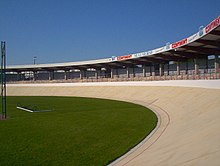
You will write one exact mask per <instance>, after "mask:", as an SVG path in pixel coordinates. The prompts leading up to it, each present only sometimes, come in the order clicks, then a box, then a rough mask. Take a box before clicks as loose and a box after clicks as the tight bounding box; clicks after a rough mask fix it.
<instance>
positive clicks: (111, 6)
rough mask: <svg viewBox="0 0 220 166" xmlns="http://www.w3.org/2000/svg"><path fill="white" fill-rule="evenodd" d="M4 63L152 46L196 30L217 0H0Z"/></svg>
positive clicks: (216, 8)
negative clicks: (4, 47)
mask: <svg viewBox="0 0 220 166" xmlns="http://www.w3.org/2000/svg"><path fill="white" fill-rule="evenodd" d="M0 11H1V14H0V40H1V41H2V40H3V41H6V42H7V64H8V65H15V64H33V57H34V56H37V63H38V64H40V63H57V62H71V61H80V60H91V59H100V58H108V57H111V56H120V55H126V54H129V53H137V52H141V51H147V50H151V49H154V48H157V47H160V46H163V45H165V44H166V43H167V42H170V43H172V42H175V41H178V40H180V39H183V38H185V37H188V36H190V35H192V34H193V33H195V32H197V31H198V28H199V26H201V25H204V26H205V25H207V24H208V23H209V22H211V21H212V20H213V19H215V18H216V17H217V16H218V15H220V0H209V1H207V0H180V1H177V0H166V1H165V0H157V1H156V0H0Z"/></svg>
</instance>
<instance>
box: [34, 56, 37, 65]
mask: <svg viewBox="0 0 220 166" xmlns="http://www.w3.org/2000/svg"><path fill="white" fill-rule="evenodd" d="M36 61H37V57H36V56H34V65H36Z"/></svg>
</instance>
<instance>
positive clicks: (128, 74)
mask: <svg viewBox="0 0 220 166" xmlns="http://www.w3.org/2000/svg"><path fill="white" fill-rule="evenodd" d="M127 78H130V68H129V67H127Z"/></svg>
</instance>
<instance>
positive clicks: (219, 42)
mask: <svg viewBox="0 0 220 166" xmlns="http://www.w3.org/2000/svg"><path fill="white" fill-rule="evenodd" d="M219 25H220V16H218V17H217V18H216V19H215V20H213V21H212V22H210V23H209V24H208V25H207V26H205V27H200V28H199V31H198V32H197V33H195V34H193V35H191V36H190V37H188V38H185V39H182V40H180V41H177V42H174V43H171V44H170V43H167V44H166V45H165V46H163V47H160V48H157V49H153V50H149V51H146V52H140V53H134V54H129V55H123V56H113V57H110V58H106V59H98V60H90V61H80V62H68V63H53V64H34V65H14V66H7V81H8V82H17V81H29V82H33V81H34V82H48V81H52V82H91V81H129V80H133V81H135V80H136V81H138V80H178V79H219V78H220V76H219V73H220V72H219V55H220V26H219Z"/></svg>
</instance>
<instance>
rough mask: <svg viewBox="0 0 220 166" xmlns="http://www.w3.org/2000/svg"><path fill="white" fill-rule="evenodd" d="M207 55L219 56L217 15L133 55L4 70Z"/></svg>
mask: <svg viewBox="0 0 220 166" xmlns="http://www.w3.org/2000/svg"><path fill="white" fill-rule="evenodd" d="M208 55H220V16H218V17H217V18H216V19H214V20H213V21H212V22H210V23H209V24H208V25H207V26H205V27H200V28H199V31H198V32H197V33H195V34H193V35H192V36H190V37H188V38H184V39H182V40H180V41H177V42H175V43H171V44H170V43H167V44H166V45H165V46H163V47H160V48H157V49H154V50H150V51H146V52H140V53H135V54H128V55H123V56H114V57H110V58H106V59H98V60H90V61H79V62H68V63H51V64H36V65H13V66H7V71H12V72H13V71H15V72H18V71H40V70H48V71H49V70H70V69H86V68H94V69H100V68H117V67H121V66H133V65H140V64H148V63H168V62H169V61H185V60H187V59H190V58H204V57H207V56H208Z"/></svg>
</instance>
